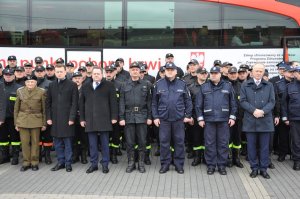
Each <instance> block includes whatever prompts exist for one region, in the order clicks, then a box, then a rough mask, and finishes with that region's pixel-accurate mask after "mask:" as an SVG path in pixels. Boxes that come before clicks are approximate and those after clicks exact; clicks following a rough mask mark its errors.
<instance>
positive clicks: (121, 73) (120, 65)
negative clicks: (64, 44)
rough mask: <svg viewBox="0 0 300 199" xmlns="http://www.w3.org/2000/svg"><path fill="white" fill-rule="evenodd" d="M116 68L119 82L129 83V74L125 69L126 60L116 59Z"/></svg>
mask: <svg viewBox="0 0 300 199" xmlns="http://www.w3.org/2000/svg"><path fill="white" fill-rule="evenodd" d="M115 67H116V68H117V74H116V79H117V80H119V81H121V82H124V81H127V80H128V79H130V74H129V72H128V71H126V70H125V69H124V59H123V58H118V59H116V62H115Z"/></svg>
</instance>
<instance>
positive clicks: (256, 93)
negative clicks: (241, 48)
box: [240, 64, 275, 179]
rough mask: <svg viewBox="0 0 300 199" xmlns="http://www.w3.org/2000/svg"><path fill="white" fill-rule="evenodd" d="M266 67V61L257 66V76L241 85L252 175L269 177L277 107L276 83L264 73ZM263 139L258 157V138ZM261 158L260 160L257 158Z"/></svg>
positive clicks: (241, 100)
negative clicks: (275, 108)
mask: <svg viewBox="0 0 300 199" xmlns="http://www.w3.org/2000/svg"><path fill="white" fill-rule="evenodd" d="M264 72H265V67H264V65H262V64H255V65H254V66H253V71H252V74H253V78H251V79H249V80H247V81H246V82H244V83H243V84H242V86H241V95H240V105H241V107H242V108H243V109H244V110H245V112H244V118H243V132H246V136H247V141H248V143H247V148H248V159H249V163H250V166H251V170H252V172H251V174H250V177H252V178H255V177H256V176H257V175H258V170H260V174H261V175H262V176H263V177H264V178H266V179H269V178H270V176H269V174H268V173H267V168H268V166H269V143H270V137H271V136H270V133H273V132H274V123H273V114H272V111H273V108H274V106H275V93H274V88H273V85H272V83H270V82H267V81H265V80H264V79H263V78H262V77H263V74H264ZM257 139H258V140H259V147H258V150H259V158H257V151H256V148H257V145H256V141H257ZM257 159H259V162H257Z"/></svg>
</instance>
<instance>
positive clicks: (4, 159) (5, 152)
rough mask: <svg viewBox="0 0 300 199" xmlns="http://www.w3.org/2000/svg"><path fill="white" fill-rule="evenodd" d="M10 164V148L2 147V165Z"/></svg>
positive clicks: (0, 149) (0, 156)
mask: <svg viewBox="0 0 300 199" xmlns="http://www.w3.org/2000/svg"><path fill="white" fill-rule="evenodd" d="M7 162H10V158H9V146H1V147H0V164H4V163H7Z"/></svg>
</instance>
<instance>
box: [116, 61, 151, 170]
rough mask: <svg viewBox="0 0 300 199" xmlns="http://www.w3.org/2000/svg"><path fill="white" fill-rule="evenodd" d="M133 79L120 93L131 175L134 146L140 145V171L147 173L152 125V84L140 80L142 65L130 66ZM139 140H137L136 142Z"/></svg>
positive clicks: (133, 64)
mask: <svg viewBox="0 0 300 199" xmlns="http://www.w3.org/2000/svg"><path fill="white" fill-rule="evenodd" d="M129 68H130V76H131V78H130V79H129V80H128V81H127V82H125V83H124V85H123V86H122V87H121V92H120V104H119V107H120V108H119V116H120V122H119V123H120V125H121V126H125V136H126V142H127V155H128V167H127V169H126V172H127V173H131V172H132V171H133V170H134V169H135V168H136V167H135V159H134V146H135V144H137V145H138V170H139V172H141V173H144V172H145V166H144V157H145V151H146V136H147V125H151V123H152V120H151V119H152V117H151V97H152V96H151V83H150V82H148V81H145V80H142V79H140V65H139V63H138V62H133V63H132V64H131V65H130V67H129ZM136 138H137V140H136Z"/></svg>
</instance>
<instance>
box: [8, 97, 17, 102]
mask: <svg viewBox="0 0 300 199" xmlns="http://www.w3.org/2000/svg"><path fill="white" fill-rule="evenodd" d="M9 100H10V101H16V100H17V97H9Z"/></svg>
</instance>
